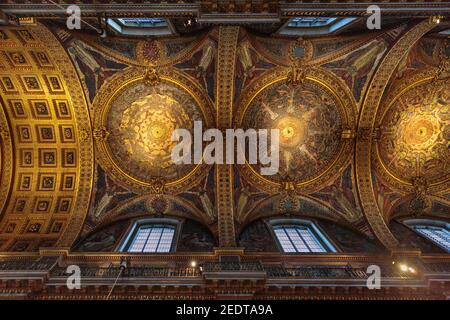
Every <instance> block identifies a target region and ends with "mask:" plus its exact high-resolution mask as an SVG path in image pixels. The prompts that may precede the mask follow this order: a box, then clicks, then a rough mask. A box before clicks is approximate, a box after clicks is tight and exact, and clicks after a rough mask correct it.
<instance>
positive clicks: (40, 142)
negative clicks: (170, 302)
mask: <svg viewBox="0 0 450 320" xmlns="http://www.w3.org/2000/svg"><path fill="white" fill-rule="evenodd" d="M432 26H433V24H432V23H430V22H428V21H427V22H424V23H422V24H419V25H418V26H416V27H411V26H410V31H406V28H407V27H406V26H400V27H398V28H393V29H390V30H388V31H386V32H376V33H373V34H370V35H360V36H357V37H348V38H346V37H332V38H323V39H322V38H321V39H307V40H305V39H302V38H299V39H295V40H292V39H291V40H287V39H275V38H268V37H266V38H263V37H256V36H254V35H252V34H251V33H250V32H247V31H245V30H244V29H243V28H239V27H231V26H227V27H219V28H213V29H212V30H211V32H208V33H205V34H198V35H197V36H196V37H193V38H192V39H191V38H184V37H182V38H180V39H181V40H180V39H177V38H173V39H172V38H167V39H162V38H161V39H150V40H136V39H133V40H129V39H126V38H120V40H117V41H116V39H115V38H114V37H107V38H98V39H97V38H96V37H92V36H88V35H85V34H83V33H78V32H74V33H68V32H67V31H66V30H63V29H60V28H59V27H55V29H54V30H53V31H54V33H55V34H58V37H59V40H60V41H61V42H62V45H61V44H60V42H58V41H57V40H56V39H55V37H54V36H53V35H51V34H50V31H49V30H48V29H47V28H45V27H43V26H42V25H38V26H37V27H27V28H24V27H8V28H5V29H2V32H3V33H2V34H3V35H4V36H2V39H1V40H0V41H1V44H2V47H1V49H0V51H1V52H0V54H1V57H0V91H1V100H2V106H3V110H4V112H5V114H6V116H5V117H4V119H0V120H1V122H0V124H1V126H0V128H1V131H0V133H1V134H2V135H1V137H2V140H1V141H2V147H1V149H0V162H1V165H2V167H5V168H6V169H9V172H10V174H11V175H12V172H15V174H14V182H13V183H12V184H9V183H8V170H4V169H3V168H2V172H1V173H0V179H1V185H0V187H1V192H2V195H3V194H7V195H8V194H9V196H7V197H2V199H1V201H5V202H6V205H5V206H4V207H5V208H4V210H3V211H4V212H3V213H2V219H1V221H0V250H11V251H32V250H37V249H38V248H39V247H46V246H67V247H70V246H71V245H72V244H73V241H74V239H75V238H76V237H77V235H78V234H79V233H80V232H79V231H80V230H81V227H82V226H83V233H81V234H80V236H79V238H80V239H82V238H83V237H85V236H86V235H87V234H88V232H91V231H92V232H93V233H95V231H96V230H97V229H98V228H100V227H101V226H104V225H106V224H107V223H113V222H115V221H117V220H121V219H123V218H125V216H126V218H133V219H134V218H137V217H141V216H146V215H167V216H171V215H174V216H178V217H180V218H183V219H185V218H186V219H195V220H197V221H199V222H201V223H203V224H205V225H208V227H209V228H210V230H211V231H212V232H213V233H214V234H215V236H217V238H218V239H219V243H220V245H221V246H227V247H228V246H230V247H233V246H235V245H236V235H237V234H236V232H237V230H239V229H240V228H243V227H245V225H246V224H247V223H248V222H249V221H251V220H254V219H260V218H261V217H270V216H284V215H293V214H294V215H295V214H296V215H308V216H315V215H317V216H319V217H323V218H327V219H331V220H333V221H334V220H336V221H346V222H349V223H351V224H353V225H354V226H355V227H357V228H359V229H360V230H368V229H369V228H368V224H367V223H366V222H365V220H364V218H367V221H368V223H369V224H370V226H371V228H372V229H373V231H374V234H375V235H376V236H377V237H378V238H379V239H380V240H381V241H382V242H383V243H384V244H385V246H388V247H395V245H396V243H397V242H396V240H395V238H394V237H393V235H392V234H391V233H390V231H389V227H388V225H386V223H385V221H386V220H387V219H388V214H386V212H385V211H386V210H385V206H384V203H386V198H387V197H389V198H394V195H395V196H398V197H397V198H399V197H401V195H398V194H397V193H398V191H399V189H400V191H401V192H403V193H408V195H412V196H413V197H412V200H411V201H410V203H409V204H411V207H412V208H414V210H416V209H417V210H419V209H420V208H423V207H426V206H428V207H427V208H430V205H432V204H431V203H430V204H429V203H428V202H429V201H428V200H429V198H430V196H431V195H430V194H432V195H433V196H434V195H436V194H435V193H434V192H435V191H438V192H440V194H443V193H444V191H445V186H448V183H447V182H448V175H447V176H446V175H445V174H442V172H448V171H449V163H448V158H449V157H448V156H449V154H448V152H449V151H448V140H449V119H448V104H449V95H450V93H449V90H448V86H447V85H446V83H445V82H442V81H441V82H439V86H436V85H432V84H431V82H430V81H431V80H432V79H431V78H432V77H433V76H432V75H428V76H427V77H426V78H418V79H416V78H414V80H415V81H413V82H411V81H409V82H408V85H407V86H403V87H402V86H401V87H402V90H398V88H397V85H396V83H395V82H393V80H392V79H391V78H392V75H393V74H394V72H395V70H396V67H397V65H398V66H399V68H403V64H404V63H406V64H407V65H408V66H410V65H411V64H414V63H415V62H414V57H412V58H410V57H407V58H408V59H409V60H407V61H406V60H402V59H401V58H402V57H405V56H406V53H407V52H408V51H409V49H410V48H411V47H412V46H413V45H414V43H415V41H416V40H417V39H419V38H420V37H422V35H423V34H424V33H425V32H427V30H429V29H430V28H432ZM50 28H53V27H50ZM3 30H4V31H3ZM402 31H405V33H402ZM44 39H45V42H44ZM188 39H191V40H192V41H190V40H188ZM268 40H270V41H268ZM44 43H45V45H44ZM392 45H393V47H392ZM64 47H65V48H64ZM65 49H67V51H65ZM435 51H436V50H435V49H433V50H432V52H431V55H429V56H430V57H432V58H433V60H435V59H434V54H435ZM70 58H72V61H70V60H69V59H70ZM410 60H411V61H410ZM405 61H406V62H405ZM72 62H73V63H72ZM421 65H423V64H421ZM434 68H435V66H434ZM435 69H437V68H435ZM339 70H340V71H339ZM408 70H410V71H411V68H409V69H408ZM414 71H415V69H412V71H411V72H412V73H414ZM76 72H78V77H77V74H76ZM408 72H409V71H408ZM371 75H373V76H374V78H373V79H374V80H371V79H372V77H371ZM408 75H409V73H408ZM408 78H411V77H408ZM79 79H81V81H82V82H83V83H84V86H85V88H87V89H88V90H87V91H86V96H88V97H89V98H90V101H92V105H90V109H89V111H90V112H91V114H90V117H91V121H92V128H91V125H90V119H89V115H88V112H87V111H88V108H87V106H86V101H85V98H84V96H83V90H82V87H81V85H80V81H79ZM374 83H376V84H377V85H374ZM389 84H392V85H391V86H390V87H389V86H388V85H389ZM385 88H387V90H386V91H387V92H385ZM356 89H358V92H360V95H361V103H362V105H361V110H362V111H361V114H358V109H357V103H356V102H355V96H358V95H355V94H354V92H355V90H356ZM366 91H367V92H366ZM394 92H395V94H393V93H394ZM366 93H367V96H366ZM382 97H387V99H386V101H387V103H385V104H384V103H383V104H382V103H380V101H381V98H382ZM379 106H380V108H378V107H379ZM382 108H383V109H382ZM0 116H1V115H0ZM6 119H8V122H6ZM194 121H202V122H203V124H204V125H203V129H206V128H212V127H217V128H219V129H221V130H224V129H226V128H230V127H234V128H242V129H249V128H254V129H270V128H277V129H280V171H279V173H278V174H276V175H273V176H262V175H260V169H261V168H260V167H258V165H253V164H252V165H249V164H245V165H237V166H234V165H217V166H215V167H214V170H210V169H211V166H207V165H204V164H201V165H174V164H173V163H172V161H171V157H170V153H171V149H172V147H173V146H174V145H175V144H176V142H172V141H171V135H172V132H173V130H174V129H177V128H185V129H189V130H190V131H191V133H192V131H193V123H194ZM358 121H359V124H357V122H358ZM8 139H9V141H10V143H11V146H14V147H15V149H14V155H12V153H11V152H13V151H12V150H13V149H12V148H9V150H10V151H8ZM355 139H356V143H355ZM372 142H374V143H372ZM355 145H356V147H357V148H356V149H357V150H356V154H355ZM372 145H373V146H376V148H373V149H372ZM93 146H95V147H96V159H95V160H96V163H95V164H96V165H98V166H97V168H98V169H97V170H95V171H93V164H94V163H93V159H92V157H93V152H92V151H93V148H92V147H93ZM374 150H375V151H378V155H377V152H372V151H374ZM8 152H10V156H8ZM355 155H356V157H355ZM374 155H375V157H374ZM8 158H9V159H10V160H9V161H10V162H12V164H13V165H11V166H10V168H8V165H7V163H8ZM354 158H355V159H354ZM372 160H374V161H372ZM380 168H381V169H382V170H381V171H380ZM373 169H376V170H373ZM100 171H101V172H102V174H99V173H98V172H100ZM374 171H376V172H378V173H380V172H382V174H381V177H380V184H374V183H376V182H377V181H376V179H377V178H376V177H373V174H374ZM93 173H95V177H93ZM208 173H210V174H209V175H208ZM207 176H208V177H211V179H206V177H207ZM377 177H378V176H377ZM386 177H388V179H387V180H388V182H395V183H397V184H400V185H406V186H407V188H406V189H402V188H396V185H395V183H394V185H393V186H392V188H390V189H389V188H385V185H383V183H384V182H385V181H381V180H382V179H384V178H386ZM418 178H420V179H418ZM208 180H210V181H209V182H208ZM356 181H358V183H356ZM381 182H383V183H381ZM93 183H95V185H96V186H95V187H94V189H92V184H93ZM387 185H389V186H391V185H390V184H389V183H388V184H387ZM9 189H10V190H9ZM374 189H377V190H374ZM92 190H94V195H95V196H94V198H93V200H92V201H91V204H90V205H89V200H90V194H91V192H92ZM387 190H389V191H387ZM405 190H406V192H405ZM397 198H396V199H397ZM269 199H272V200H273V201H269ZM308 199H309V200H308ZM427 201H428V202H427ZM312 202H314V203H316V204H317V205H316V206H313V205H312ZM269 203H270V204H269ZM263 204H264V205H263ZM1 206H2V203H1V202H0V207H1ZM88 207H90V210H89V209H88ZM318 207H320V208H322V209H324V208H327V212H326V214H323V212H321V211H320V210H319V209H317V208H318ZM386 208H387V207H386ZM308 210H312V211H314V212H313V213H308ZM417 210H416V211H417ZM88 211H90V212H89V215H88V217H87V219H85V217H86V213H87V212H88ZM368 233H370V232H368Z"/></svg>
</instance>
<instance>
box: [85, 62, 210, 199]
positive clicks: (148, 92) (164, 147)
mask: <svg viewBox="0 0 450 320" xmlns="http://www.w3.org/2000/svg"><path fill="white" fill-rule="evenodd" d="M208 102H209V101H208V98H207V97H205V96H204V95H203V94H202V92H201V90H200V89H199V88H197V87H196V86H195V85H193V84H191V83H190V82H189V80H188V79H187V78H185V77H183V76H182V75H181V74H180V73H177V72H174V71H173V72H172V73H171V74H168V73H167V72H166V74H160V75H159V76H158V80H157V81H153V82H152V83H149V81H147V79H146V77H145V73H144V72H143V71H142V70H136V69H132V70H127V71H125V72H124V73H121V74H119V75H116V76H115V78H113V79H111V80H110V81H108V83H107V84H106V85H105V86H103V87H102V88H101V90H100V93H99V94H98V98H96V100H95V101H94V108H96V109H95V110H96V117H95V122H96V126H95V128H97V131H100V132H103V134H98V133H97V140H96V142H97V146H98V148H99V151H100V152H99V160H100V162H101V164H103V166H104V167H105V170H107V171H108V172H109V173H110V174H111V175H112V176H113V177H115V178H117V179H118V180H119V182H120V183H121V184H122V185H124V186H125V187H127V188H129V189H131V190H134V191H135V192H145V191H148V190H150V191H151V190H153V191H154V188H155V184H157V185H158V186H157V188H161V182H162V183H163V185H164V188H165V189H172V191H176V190H178V191H179V189H180V188H182V187H181V186H180V184H181V185H184V186H185V187H187V186H188V185H191V183H190V182H192V178H194V179H195V177H198V175H199V172H200V171H201V167H203V166H204V165H196V164H174V163H173V161H172V159H171V152H172V149H173V147H174V146H175V145H176V144H177V143H178V142H176V141H172V139H171V138H172V133H173V132H174V130H176V129H187V130H189V131H191V134H193V127H194V121H202V122H203V123H205V124H206V125H205V126H209V124H210V123H211V119H210V117H207V116H205V114H206V115H207V114H208V113H207V112H205V108H206V107H207V105H208ZM94 135H95V133H94ZM99 135H100V137H99Z"/></svg>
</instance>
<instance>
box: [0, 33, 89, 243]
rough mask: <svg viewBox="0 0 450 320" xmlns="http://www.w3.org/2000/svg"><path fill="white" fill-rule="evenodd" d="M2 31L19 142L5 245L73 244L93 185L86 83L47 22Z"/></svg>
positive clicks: (6, 106) (7, 108)
mask: <svg viewBox="0 0 450 320" xmlns="http://www.w3.org/2000/svg"><path fill="white" fill-rule="evenodd" d="M2 34H3V35H4V36H2V37H1V38H0V45H1V50H0V66H1V68H0V80H1V85H0V92H1V100H2V108H3V110H4V112H5V113H6V115H7V118H8V120H9V127H10V129H11V139H12V142H13V145H14V181H13V184H12V185H11V188H12V191H11V193H10V196H9V199H8V200H9V201H8V205H7V207H6V210H5V211H4V212H3V214H2V219H1V222H0V250H1V251H6V250H9V251H32V250H37V249H38V248H39V247H49V246H70V245H71V244H72V242H73V241H74V239H75V238H76V236H77V235H78V232H79V230H80V228H81V226H82V223H83V221H84V216H85V214H86V212H87V209H88V205H89V200H90V193H91V189H92V185H91V184H92V181H91V180H92V170H93V169H92V168H93V150H92V140H91V139H90V131H91V129H90V121H89V115H88V108H87V105H86V101H85V98H84V96H83V94H82V89H81V85H80V83H79V79H78V77H77V75H76V73H75V70H74V68H73V65H72V63H71V62H70V60H69V58H68V56H67V54H66V52H65V51H64V49H63V48H62V46H61V45H60V43H59V42H58V41H57V39H56V38H55V37H54V36H53V34H52V33H51V32H50V31H49V30H48V29H47V28H45V27H44V26H42V25H38V26H36V27H29V28H27V29H24V28H20V27H9V28H4V29H2ZM80 133H82V134H81V135H80ZM5 198H7V193H3V190H2V199H5ZM64 230H67V232H65V233H64ZM63 233H64V237H61V236H62V235H63Z"/></svg>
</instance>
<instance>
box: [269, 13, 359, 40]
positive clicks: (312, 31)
mask: <svg viewBox="0 0 450 320" xmlns="http://www.w3.org/2000/svg"><path fill="white" fill-rule="evenodd" d="M298 18H307V19H308V18H311V17H309V16H308V17H306V16H305V17H295V18H291V19H289V20H288V21H287V22H286V23H285V24H284V25H283V26H282V27H280V29H278V31H277V34H279V35H281V36H296V37H300V36H302V37H307V36H331V35H336V34H337V33H338V32H341V31H343V30H345V29H347V28H348V27H350V26H351V25H353V24H355V23H357V22H358V21H360V17H356V16H349V17H330V16H328V17H326V16H319V17H314V18H316V19H322V18H324V19H325V18H334V19H333V20H332V21H330V22H328V23H327V24H318V25H316V26H314V25H309V26H308V25H303V26H300V25H294V23H295V22H294V19H298Z"/></svg>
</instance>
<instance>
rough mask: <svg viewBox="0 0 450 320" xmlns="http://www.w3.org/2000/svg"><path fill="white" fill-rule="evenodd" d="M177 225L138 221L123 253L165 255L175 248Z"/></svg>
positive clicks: (123, 248)
mask: <svg viewBox="0 0 450 320" xmlns="http://www.w3.org/2000/svg"><path fill="white" fill-rule="evenodd" d="M176 229H177V224H176V223H164V222H160V221H151V220H148V221H138V222H136V223H135V224H134V226H133V228H132V229H131V231H130V232H129V234H128V236H127V237H126V239H125V241H124V243H123V245H122V248H121V251H125V252H131V253H164V252H171V251H173V248H174V238H175V234H176Z"/></svg>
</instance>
